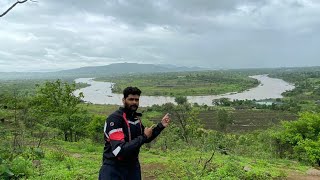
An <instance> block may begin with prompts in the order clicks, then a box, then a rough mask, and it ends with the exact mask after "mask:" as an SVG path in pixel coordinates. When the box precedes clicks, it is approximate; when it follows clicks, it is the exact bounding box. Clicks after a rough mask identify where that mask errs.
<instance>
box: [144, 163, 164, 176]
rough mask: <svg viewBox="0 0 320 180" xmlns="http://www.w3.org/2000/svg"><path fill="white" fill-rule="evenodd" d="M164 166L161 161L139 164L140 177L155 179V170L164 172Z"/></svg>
mask: <svg viewBox="0 0 320 180" xmlns="http://www.w3.org/2000/svg"><path fill="white" fill-rule="evenodd" d="M165 169H166V166H165V165H164V164H161V163H152V164H141V171H142V179H143V180H154V179H157V172H166V171H165Z"/></svg>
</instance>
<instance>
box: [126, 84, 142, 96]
mask: <svg viewBox="0 0 320 180" xmlns="http://www.w3.org/2000/svg"><path fill="white" fill-rule="evenodd" d="M129 94H132V95H139V96H140V94H141V90H140V89H139V88H137V87H131V86H129V87H126V88H125V89H124V90H123V97H124V98H127V97H128V96H129Z"/></svg>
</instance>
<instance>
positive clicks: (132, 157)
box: [103, 107, 164, 164]
mask: <svg viewBox="0 0 320 180" xmlns="http://www.w3.org/2000/svg"><path fill="white" fill-rule="evenodd" d="M141 116H142V114H141V113H137V112H135V111H131V110H128V109H125V108H122V107H120V108H119V110H117V111H115V112H114V113H112V114H111V115H110V116H109V117H108V118H107V120H106V122H105V125H104V137H105V146H104V153H103V164H131V163H135V162H136V161H138V155H139V151H140V147H141V145H142V144H144V143H149V142H151V141H152V140H153V139H154V138H156V137H157V136H158V135H159V134H160V132H161V131H162V130H163V129H164V126H163V125H162V124H161V123H158V125H157V126H156V127H155V128H153V132H152V136H151V137H150V138H149V139H147V137H146V135H145V134H144V126H143V124H142V123H141V119H140V117H141Z"/></svg>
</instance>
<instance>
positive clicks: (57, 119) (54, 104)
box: [32, 80, 87, 141]
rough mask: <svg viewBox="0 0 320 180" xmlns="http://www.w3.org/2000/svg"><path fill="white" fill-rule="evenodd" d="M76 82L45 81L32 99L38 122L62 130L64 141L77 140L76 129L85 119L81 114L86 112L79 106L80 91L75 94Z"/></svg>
mask: <svg viewBox="0 0 320 180" xmlns="http://www.w3.org/2000/svg"><path fill="white" fill-rule="evenodd" d="M75 90H76V84H75V83H73V84H68V83H62V82H61V81H60V80H56V81H55V82H49V81H47V82H46V83H45V84H44V85H42V86H39V85H38V89H37V93H36V95H35V97H34V99H33V102H32V105H33V111H34V115H35V116H36V117H37V119H38V120H39V121H40V123H42V124H44V125H47V126H51V127H55V128H58V129H60V130H61V131H63V133H64V137H65V141H68V140H69V141H73V140H77V138H76V134H77V133H76V131H75V130H76V129H77V127H79V126H80V127H81V126H82V125H84V123H85V121H86V120H87V118H86V117H83V116H82V115H81V114H85V113H86V112H85V111H83V110H81V109H80V108H79V106H78V105H79V104H80V103H81V98H82V97H83V94H82V93H79V95H78V96H75V95H74V94H73V92H74V91H75Z"/></svg>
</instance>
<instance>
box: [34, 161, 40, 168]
mask: <svg viewBox="0 0 320 180" xmlns="http://www.w3.org/2000/svg"><path fill="white" fill-rule="evenodd" d="M32 165H33V166H34V167H40V166H41V161H40V160H33V161H32Z"/></svg>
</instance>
